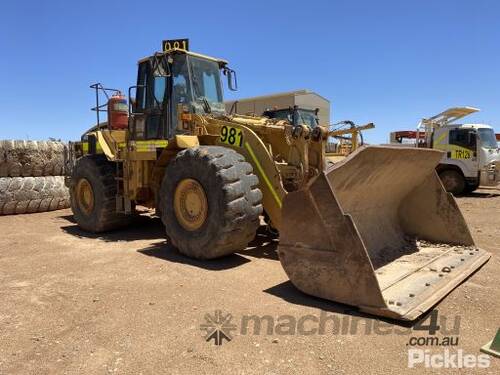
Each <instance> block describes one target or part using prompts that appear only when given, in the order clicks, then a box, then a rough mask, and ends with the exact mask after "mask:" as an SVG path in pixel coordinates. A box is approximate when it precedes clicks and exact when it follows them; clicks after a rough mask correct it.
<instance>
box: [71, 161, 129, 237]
mask: <svg viewBox="0 0 500 375" xmlns="http://www.w3.org/2000/svg"><path fill="white" fill-rule="evenodd" d="M114 177H115V168H114V164H113V163H111V162H109V161H108V160H107V159H106V157H105V156H103V155H88V156H83V157H81V158H80V159H78V160H77V162H76V164H75V167H74V168H73V174H72V176H71V184H70V197H71V210H72V211H73V216H74V218H75V220H76V222H77V224H78V225H79V226H80V227H81V228H82V229H84V230H86V231H89V232H94V233H99V232H104V231H108V230H112V229H116V228H119V227H122V226H124V225H127V224H129V223H130V221H131V216H130V215H124V214H120V213H117V212H116V181H115V178H114Z"/></svg>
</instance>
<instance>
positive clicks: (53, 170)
mask: <svg viewBox="0 0 500 375" xmlns="http://www.w3.org/2000/svg"><path fill="white" fill-rule="evenodd" d="M63 151H64V144H63V143H62V142H52V141H11V140H3V141H0V177H31V176H34V177H39V176H61V175H63V165H64V160H63V159H64V156H63Z"/></svg>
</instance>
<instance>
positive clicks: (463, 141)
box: [449, 129, 476, 150]
mask: <svg viewBox="0 0 500 375" xmlns="http://www.w3.org/2000/svg"><path fill="white" fill-rule="evenodd" d="M449 143H450V145H456V146H460V147H465V148H467V149H469V150H475V149H476V132H475V131H474V130H472V129H452V130H450V141H449Z"/></svg>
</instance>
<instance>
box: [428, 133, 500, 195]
mask: <svg viewBox="0 0 500 375" xmlns="http://www.w3.org/2000/svg"><path fill="white" fill-rule="evenodd" d="M431 144H432V148H435V149H438V150H442V151H444V152H445V154H444V155H443V159H442V161H441V164H440V165H439V167H438V172H439V173H440V174H443V173H444V172H445V171H446V170H455V171H457V172H460V173H461V174H462V175H463V179H464V182H465V187H464V188H463V189H464V190H465V191H473V190H476V189H477V188H478V187H479V186H496V185H498V183H499V180H500V150H499V148H498V145H497V142H496V139H495V133H494V131H493V128H492V127H491V126H489V125H485V124H453V125H446V126H444V127H441V128H437V129H435V130H434V132H433V134H432V143H431ZM446 174H449V173H446ZM456 179H457V178H456V177H453V180H456ZM449 183H450V184H453V185H458V186H457V187H460V186H461V185H462V182H461V181H460V178H459V180H458V181H449Z"/></svg>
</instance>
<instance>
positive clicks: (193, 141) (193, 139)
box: [175, 135, 200, 148]
mask: <svg viewBox="0 0 500 375" xmlns="http://www.w3.org/2000/svg"><path fill="white" fill-rule="evenodd" d="M175 143H176V144H177V147H179V148H192V147H196V146H199V145H200V141H199V140H198V137H197V136H195V135H176V136H175Z"/></svg>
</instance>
